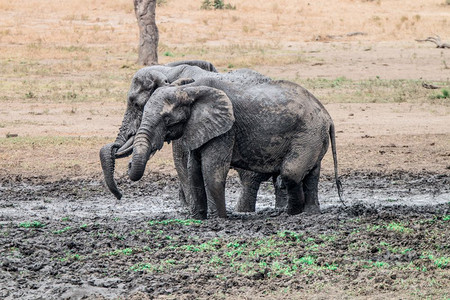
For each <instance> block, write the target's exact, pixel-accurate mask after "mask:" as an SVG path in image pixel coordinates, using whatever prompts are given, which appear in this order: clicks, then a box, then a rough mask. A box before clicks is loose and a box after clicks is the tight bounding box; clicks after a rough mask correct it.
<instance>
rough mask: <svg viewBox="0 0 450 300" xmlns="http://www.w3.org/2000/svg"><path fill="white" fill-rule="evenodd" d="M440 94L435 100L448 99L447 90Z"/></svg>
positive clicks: (449, 95)
mask: <svg viewBox="0 0 450 300" xmlns="http://www.w3.org/2000/svg"><path fill="white" fill-rule="evenodd" d="M449 1H450V0H449ZM441 92H442V94H437V95H436V98H437V99H450V92H449V91H448V90H447V89H442V90H441Z"/></svg>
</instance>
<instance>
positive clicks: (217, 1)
mask: <svg viewBox="0 0 450 300" xmlns="http://www.w3.org/2000/svg"><path fill="white" fill-rule="evenodd" d="M200 9H206V10H211V9H232V10H235V9H236V5H231V4H230V3H225V2H224V1H222V0H213V1H211V0H203V2H202V5H201V6H200Z"/></svg>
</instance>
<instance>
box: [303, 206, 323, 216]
mask: <svg viewBox="0 0 450 300" xmlns="http://www.w3.org/2000/svg"><path fill="white" fill-rule="evenodd" d="M305 212H306V213H308V214H315V215H316V214H320V206H319V205H317V204H314V205H306V206H305Z"/></svg>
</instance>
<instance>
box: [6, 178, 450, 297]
mask: <svg viewBox="0 0 450 300" xmlns="http://www.w3.org/2000/svg"><path fill="white" fill-rule="evenodd" d="M343 181H344V186H345V188H346V191H347V192H346V201H347V208H344V207H343V206H342V205H341V204H340V203H339V202H338V201H337V192H336V190H335V188H334V186H333V182H332V181H331V178H323V179H322V182H321V186H320V195H319V196H320V197H321V198H320V199H321V203H322V213H321V214H320V215H308V214H300V215H296V216H288V215H287V214H285V213H284V212H282V211H279V210H276V209H274V208H272V207H273V201H274V200H273V199H274V198H273V195H272V193H273V192H272V191H273V189H272V187H271V185H270V184H265V185H264V186H263V187H262V190H261V192H260V195H259V198H258V206H257V212H256V213H251V214H242V213H235V212H233V205H234V204H235V203H236V199H237V197H238V195H239V184H238V182H237V179H236V178H235V177H233V176H232V177H231V178H230V179H229V182H228V185H227V201H229V203H227V205H228V207H229V218H228V219H226V220H224V219H209V220H206V221H203V222H195V221H193V220H189V219H188V217H189V216H188V215H187V213H186V208H184V207H180V206H179V204H178V200H177V186H178V184H177V179H176V178H175V177H171V176H169V175H163V174H152V175H147V176H146V177H145V178H144V179H143V180H141V181H140V182H139V183H131V182H129V181H127V180H125V179H121V180H119V181H118V184H119V187H121V188H122V189H123V190H124V194H125V197H124V198H123V199H122V200H121V201H116V200H115V199H114V197H113V196H112V195H110V194H109V193H108V192H107V191H106V189H105V188H104V186H103V185H102V184H101V183H100V182H97V181H92V180H78V181H70V180H62V181H58V182H53V183H48V182H47V183H43V182H42V181H41V180H40V179H39V178H28V179H22V178H4V179H3V180H2V182H1V185H0V213H1V214H0V259H1V262H0V298H2V299H38V298H46V299H84V298H92V299H103V298H107V299H116V298H132V299H142V298H144V299H145V298H150V299H152V298H173V299H184V298H186V299H194V298H204V299H206V298H208V299H210V298H217V299H224V298H227V299H230V298H236V299H242V298H247V299H259V298H270V299H293V298H294V299H305V298H324V299H325V298H330V295H334V296H335V297H336V298H352V297H355V296H361V297H368V298H393V297H394V298H408V299H410V298H422V297H438V298H446V297H449V296H450V289H449V287H450V236H449V232H450V231H449V230H450V196H449V195H450V184H449V183H450V178H449V177H448V176H440V175H436V174H430V173H426V174H409V173H394V174H388V175H386V174H384V175H383V174H356V173H355V174H351V175H347V176H345V178H344V180H343Z"/></svg>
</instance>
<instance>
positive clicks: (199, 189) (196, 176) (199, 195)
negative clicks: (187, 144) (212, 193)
mask: <svg viewBox="0 0 450 300" xmlns="http://www.w3.org/2000/svg"><path fill="white" fill-rule="evenodd" d="M187 172H188V183H189V194H190V203H189V204H190V209H191V216H192V218H194V219H199V220H203V219H206V217H207V211H208V207H207V197H206V191H205V184H204V181H203V175H202V166H201V161H200V157H199V155H198V153H195V152H194V151H191V153H190V154H189V159H188V164H187Z"/></svg>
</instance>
